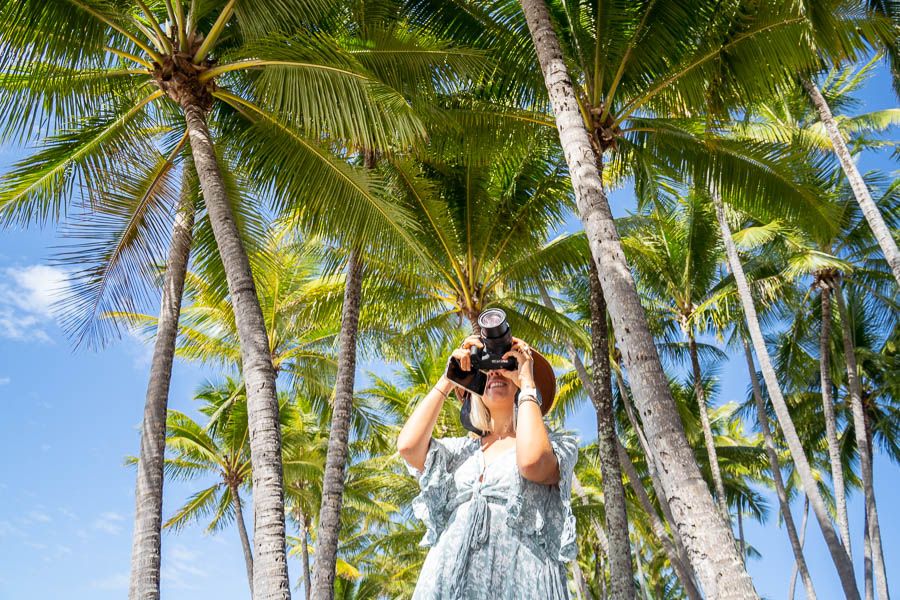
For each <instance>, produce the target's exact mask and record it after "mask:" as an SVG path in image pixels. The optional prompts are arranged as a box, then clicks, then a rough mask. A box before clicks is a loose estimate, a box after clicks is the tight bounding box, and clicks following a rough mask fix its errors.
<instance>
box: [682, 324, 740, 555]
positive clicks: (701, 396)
mask: <svg viewBox="0 0 900 600" xmlns="http://www.w3.org/2000/svg"><path fill="white" fill-rule="evenodd" d="M688 346H689V348H690V355H691V369H692V370H693V374H694V396H695V397H696V398H697V407H698V409H699V414H700V425H701V427H702V429H703V442H704V444H706V456H707V459H708V460H709V472H710V474H711V475H712V480H713V485H714V487H715V488H716V499H717V500H718V503H719V510H720V511H721V512H722V517H723V518H724V519H725V520H726V521H728V522H730V521H731V516H730V515H729V514H728V499H727V498H726V497H725V485H724V484H723V483H722V469H720V468H719V454H718V452H716V441H715V439H713V432H712V426H711V425H710V424H709V407H708V406H707V403H706V390H704V389H703V377H702V375H701V373H700V357H699V356H698V353H697V340H695V339H694V331H693V329H691V331H690V332H689V333H688ZM741 556H743V554H741Z"/></svg>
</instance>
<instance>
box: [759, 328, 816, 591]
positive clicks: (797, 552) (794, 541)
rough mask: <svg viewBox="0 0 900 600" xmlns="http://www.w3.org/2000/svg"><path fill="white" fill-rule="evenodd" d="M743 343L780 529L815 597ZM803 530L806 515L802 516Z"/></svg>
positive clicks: (764, 405)
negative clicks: (782, 525) (783, 529)
mask: <svg viewBox="0 0 900 600" xmlns="http://www.w3.org/2000/svg"><path fill="white" fill-rule="evenodd" d="M742 342H743V345H744V357H745V358H746V359H747V370H748V372H749V373H750V385H751V386H752V388H753V400H754V402H755V403H756V420H757V422H758V423H759V429H760V431H762V435H763V442H764V443H765V447H766V457H767V458H768V459H769V471H771V472H772V481H773V482H774V483H775V495H776V496H778V505H779V507H780V508H781V516H782V518H783V519H784V528H785V530H786V531H787V535H788V540H790V542H791V550H792V551H793V552H794V560H795V561H796V568H797V569H798V570H799V571H800V576H801V578H802V579H803V586H804V587H805V588H806V599H807V600H816V590H815V588H813V582H812V577H810V576H809V569H808V568H807V566H806V558H805V557H804V556H803V542H802V541H801V540H800V538H799V537H798V536H797V527H796V525H795V524H794V515H793V514H792V513H791V504H790V502H789V501H788V497H787V490H785V487H784V479H783V478H782V476H781V465H779V464H778V453H777V452H776V451H775V440H774V438H773V437H772V431H771V429H769V415H768V414H767V413H766V404H765V401H764V400H763V396H762V389H761V388H760V385H759V379H758V378H757V377H756V368H755V367H754V366H753V355H752V354H751V353H750V345H749V344H748V343H747V340H746V339H743V340H742ZM803 523H804V529H805V527H806V518H805V516H804V521H803ZM791 589H793V584H792V585H791Z"/></svg>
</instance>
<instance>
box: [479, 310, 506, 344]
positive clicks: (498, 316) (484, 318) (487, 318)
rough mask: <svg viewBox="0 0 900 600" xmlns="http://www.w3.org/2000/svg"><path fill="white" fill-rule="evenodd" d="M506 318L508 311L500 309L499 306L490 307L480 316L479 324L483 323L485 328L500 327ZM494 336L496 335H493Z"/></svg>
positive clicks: (482, 325)
mask: <svg viewBox="0 0 900 600" xmlns="http://www.w3.org/2000/svg"><path fill="white" fill-rule="evenodd" d="M505 320H506V313H505V312H503V311H502V310H500V309H499V308H490V309H488V310H486V311H484V312H483V313H481V316H480V317H478V324H479V325H481V327H482V328H483V329H493V328H495V327H499V326H500V325H503V322H504V321H505ZM491 337H494V336H491Z"/></svg>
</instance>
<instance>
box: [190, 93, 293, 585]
mask: <svg viewBox="0 0 900 600" xmlns="http://www.w3.org/2000/svg"><path fill="white" fill-rule="evenodd" d="M183 110H184V117H185V120H186V121H187V126H188V132H189V135H190V141H191V150H192V152H193V155H194V164H195V165H196V167H197V175H198V177H199V180H200V188H201V189H202V190H203V199H204V201H205V202H206V209H207V211H208V213H209V220H210V223H211V224H212V229H213V235H214V236H215V238H216V245H217V246H218V247H219V254H220V255H221V257H222V263H223V264H224V266H225V276H226V279H227V280H228V292H229V294H230V296H231V302H232V306H233V308H234V318H235V323H236V325H237V330H238V339H239V340H240V346H241V369H242V372H243V375H244V384H245V387H246V390H247V411H248V416H249V426H250V458H251V463H252V469H253V511H254V519H253V522H254V532H253V542H254V552H253V555H254V557H255V559H254V568H253V596H254V598H255V600H288V599H289V598H290V596H291V591H290V582H289V580H288V571H287V558H286V553H285V537H284V535H285V527H284V483H283V473H282V466H281V429H280V427H279V420H278V397H277V394H276V391H275V369H274V367H273V365H272V355H271V353H270V351H269V339H268V335H267V333H266V323H265V320H264V319H263V314H262V309H261V308H260V306H259V298H258V297H257V295H256V285H255V284H254V282H253V273H252V271H251V270H250V261H249V259H248V258H247V252H246V251H245V249H244V245H243V243H242V241H241V236H240V232H239V231H238V228H237V224H236V223H235V221H234V215H233V213H232V210H231V206H230V204H229V203H228V195H227V192H226V190H225V182H224V180H223V179H222V173H221V171H220V170H219V164H218V162H217V160H216V153H215V150H214V148H213V143H212V137H211V136H210V133H209V128H208V127H207V125H206V117H205V115H204V113H203V110H202V109H201V108H200V107H199V106H196V105H192V104H186V105H184V106H183Z"/></svg>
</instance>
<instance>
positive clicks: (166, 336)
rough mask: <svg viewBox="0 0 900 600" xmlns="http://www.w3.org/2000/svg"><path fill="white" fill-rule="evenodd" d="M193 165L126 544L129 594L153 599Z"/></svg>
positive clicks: (177, 225) (156, 350) (162, 312)
mask: <svg viewBox="0 0 900 600" xmlns="http://www.w3.org/2000/svg"><path fill="white" fill-rule="evenodd" d="M195 181H196V180H194V179H193V169H192V167H191V165H190V162H189V161H188V162H187V163H186V164H185V166H184V173H183V174H182V183H181V196H180V198H179V203H178V210H177V213H176V215H175V222H174V225H173V228H172V241H171V244H170V246H169V257H168V261H167V263H166V274H165V278H164V281H163V289H162V301H161V304H160V309H159V321H158V327H157V331H156V343H155V344H154V346H153V360H152V363H151V366H150V381H149V382H148V384H147V396H146V401H145V403H144V420H143V423H142V425H141V451H140V452H141V453H140V460H139V461H138V464H137V471H138V472H137V485H136V489H135V494H134V495H135V516H134V537H133V540H132V549H131V579H130V585H129V590H128V597H129V598H130V600H158V598H159V568H160V556H161V546H162V541H161V529H162V498H163V480H164V477H163V465H164V461H165V451H166V410H167V406H168V402H169V384H170V382H171V380H172V364H173V362H174V359H175V340H176V338H177V336H178V317H179V315H180V314H181V297H182V293H183V292H184V278H185V274H186V272H187V265H188V259H189V257H190V251H191V242H192V234H193V228H194V194H193V187H194V184H195Z"/></svg>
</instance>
